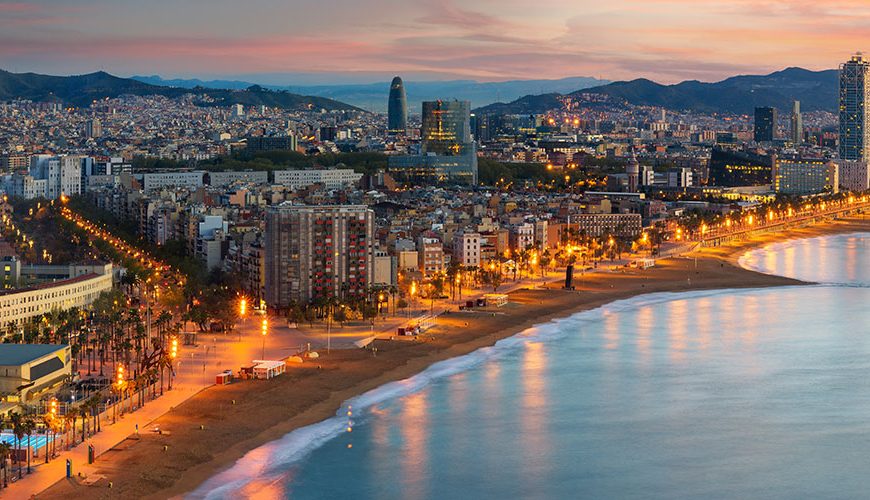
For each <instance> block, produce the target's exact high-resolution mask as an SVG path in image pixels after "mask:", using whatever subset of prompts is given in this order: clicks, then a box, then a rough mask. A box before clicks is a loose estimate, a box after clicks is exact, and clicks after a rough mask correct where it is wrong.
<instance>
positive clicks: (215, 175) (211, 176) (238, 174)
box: [208, 170, 269, 187]
mask: <svg viewBox="0 0 870 500" xmlns="http://www.w3.org/2000/svg"><path fill="white" fill-rule="evenodd" d="M236 182H243V183H251V184H266V183H267V182H269V172H266V171H265V170H264V171H253V170H230V171H225V172H209V173H208V185H209V186H212V187H226V186H230V185H232V184H234V183H236Z"/></svg>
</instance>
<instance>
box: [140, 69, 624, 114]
mask: <svg viewBox="0 0 870 500" xmlns="http://www.w3.org/2000/svg"><path fill="white" fill-rule="evenodd" d="M131 78H133V79H135V80H138V81H140V82H143V83H149V84H152V85H170V86H173V87H184V88H194V87H197V86H201V87H207V88H219V89H240V88H248V87H250V86H251V85H254V83H252V82H249V81H239V80H206V81H203V80H198V79H190V80H185V79H173V80H164V79H163V78H161V77H159V76H156V75H153V76H133V77H131ZM270 78H272V79H274V78H275V76H270ZM251 79H252V80H256V76H255V75H252V76H251ZM287 79H288V81H292V79H293V75H292V74H288V75H287ZM603 83H607V81H606V80H598V79H596V78H588V77H569V78H562V79H559V80H511V81H504V82H477V81H474V80H450V81H425V82H416V81H408V80H406V81H405V92H406V93H407V96H408V109H409V110H410V111H411V113H419V112H420V108H421V105H420V103H421V102H422V101H432V100H436V99H460V100H468V101H471V104H472V106H485V105H488V104H491V103H494V102H499V101H506V100H513V99H517V98H519V97H521V96H524V95H528V94H544V93H568V92H573V91H575V90H578V89H585V88H588V87H592V86H595V85H601V84H603ZM263 87H264V88H269V89H273V90H288V91H290V92H297V93H300V94H305V95H312V96H319V97H327V98H330V99H336V100H339V101H341V102H346V103H350V104H353V105H354V106H359V107H361V108H364V109H368V110H369V111H380V112H384V111H386V109H387V95H388V94H389V89H390V82H389V81H384V82H378V83H364V84H346V85H263Z"/></svg>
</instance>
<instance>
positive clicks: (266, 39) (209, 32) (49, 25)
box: [0, 0, 870, 85]
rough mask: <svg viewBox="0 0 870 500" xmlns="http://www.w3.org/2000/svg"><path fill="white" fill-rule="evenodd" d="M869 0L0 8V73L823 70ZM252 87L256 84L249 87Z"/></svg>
mask: <svg viewBox="0 0 870 500" xmlns="http://www.w3.org/2000/svg"><path fill="white" fill-rule="evenodd" d="M868 34H870V0H316V1H313V0H305V1H303V0H244V1H240V0H81V1H77V0H29V1H25V0H22V1H13V2H7V1H3V0H0V68H2V69H5V70H8V71H13V72H24V71H34V72H38V73H48V74H82V73H89V72H92V71H97V70H104V71H108V72H110V73H113V74H118V75H122V76H130V75H154V74H156V75H160V76H163V77H183V78H189V77H200V78H247V79H248V80H251V78H250V76H251V75H261V76H262V78H260V82H261V83H272V84H287V85H292V84H304V83H357V82H375V81H383V80H385V79H387V78H389V77H390V76H391V75H394V74H398V75H402V76H403V77H404V78H405V79H406V80H445V79H474V80H480V81H500V80H512V79H542V78H562V77H568V76H592V77H600V78H604V79H608V80H622V79H633V78H640V77H644V78H650V79H653V80H656V81H659V82H662V83H674V82H678V81H681V80H686V79H697V80H702V81H715V80H720V79H723V78H726V77H728V76H732V75H735V74H757V73H768V72H772V71H776V70H779V69H783V68H785V67H790V66H801V67H804V68H808V69H814V70H820V69H831V68H836V67H837V65H838V64H839V63H840V62H842V61H845V60H846V59H847V58H848V57H849V56H850V55H851V54H852V53H854V52H856V51H858V50H861V49H870V47H868V44H867V43H866V42H867V41H868ZM264 80H268V81H264Z"/></svg>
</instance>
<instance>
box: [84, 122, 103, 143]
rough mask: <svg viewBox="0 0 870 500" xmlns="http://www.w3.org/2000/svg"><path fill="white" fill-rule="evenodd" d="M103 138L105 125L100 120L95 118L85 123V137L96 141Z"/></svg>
mask: <svg viewBox="0 0 870 500" xmlns="http://www.w3.org/2000/svg"><path fill="white" fill-rule="evenodd" d="M102 136H103V124H102V123H100V119H99V118H93V119H91V120H88V121H86V122H85V137H87V138H88V139H96V138H98V137H102Z"/></svg>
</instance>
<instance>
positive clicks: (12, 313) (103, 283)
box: [0, 264, 113, 327]
mask: <svg viewBox="0 0 870 500" xmlns="http://www.w3.org/2000/svg"><path fill="white" fill-rule="evenodd" d="M101 268H102V269H103V270H104V271H103V272H102V273H100V269H101ZM90 271H91V272H87V273H85V274H75V273H76V271H74V270H73V271H71V273H73V277H71V278H68V279H65V280H60V281H55V282H51V283H43V284H39V285H33V286H29V287H25V288H18V289H10V290H3V291H0V325H3V326H4V327H5V326H7V325H9V324H10V323H14V324H20V323H22V322H24V321H28V320H30V319H32V318H35V317H37V316H39V315H41V314H43V313H45V312H49V311H52V310H65V309H70V308H72V307H79V308H81V307H85V306H88V305H90V304H91V303H93V301H94V300H96V298H97V297H99V295H100V294H101V293H102V292H105V291H109V290H111V289H112V283H113V281H112V266H111V265H110V264H105V265H102V266H96V267H94V268H92V269H91V270H90Z"/></svg>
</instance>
